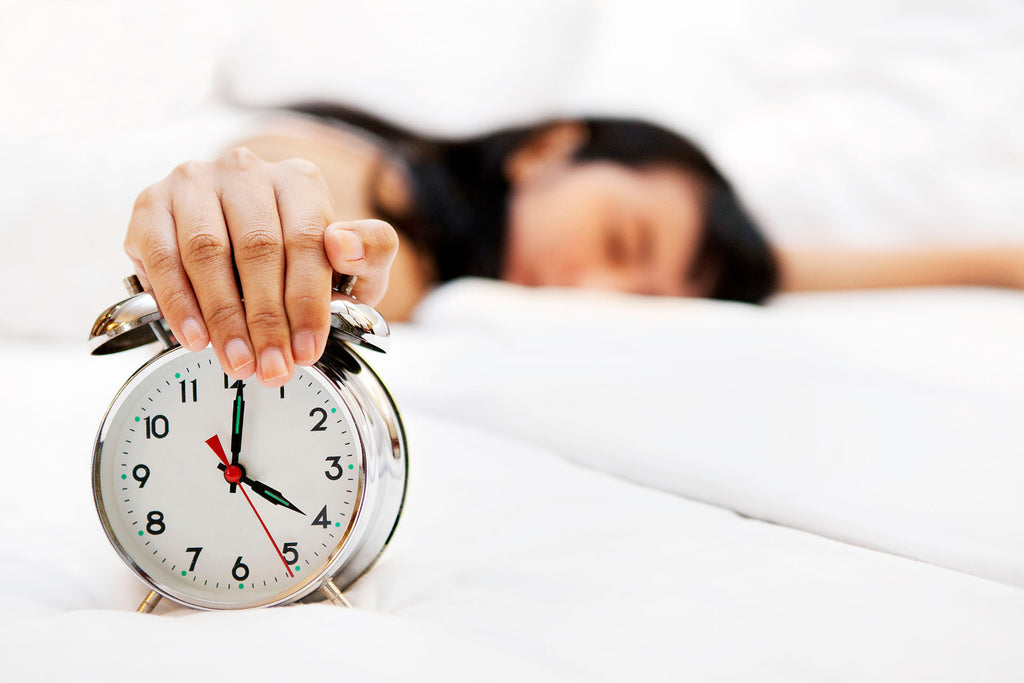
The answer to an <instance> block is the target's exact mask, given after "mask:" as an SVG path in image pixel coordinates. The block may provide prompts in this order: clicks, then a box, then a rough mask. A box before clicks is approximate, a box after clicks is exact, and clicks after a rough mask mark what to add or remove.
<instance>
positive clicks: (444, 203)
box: [288, 102, 778, 303]
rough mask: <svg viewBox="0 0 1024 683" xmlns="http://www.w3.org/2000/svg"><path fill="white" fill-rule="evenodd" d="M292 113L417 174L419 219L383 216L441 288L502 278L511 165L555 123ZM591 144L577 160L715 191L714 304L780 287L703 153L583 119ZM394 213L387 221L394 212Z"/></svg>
mask: <svg viewBox="0 0 1024 683" xmlns="http://www.w3.org/2000/svg"><path fill="white" fill-rule="evenodd" d="M288 109H289V110H291V111H296V112H300V113H304V114H309V115H313V116H317V117H320V118H323V119H327V120H329V121H338V122H341V123H344V124H348V125H351V126H355V127H357V128H360V129H362V130H364V131H367V132H369V133H371V134H373V135H375V136H377V137H379V138H381V139H382V140H383V141H384V142H385V143H387V145H388V146H389V147H390V148H391V149H392V150H393V151H394V152H395V153H396V154H398V155H399V156H400V157H401V158H402V159H403V160H404V161H405V162H406V164H407V166H408V169H409V174H410V176H411V182H412V186H413V187H412V200H413V201H412V204H413V209H412V211H411V212H410V213H409V214H405V215H400V216H398V215H383V216H382V217H383V218H386V219H388V220H391V221H394V222H395V224H396V225H397V226H398V227H399V228H400V229H402V230H403V231H404V232H406V233H407V234H408V235H409V237H410V238H411V239H413V240H414V241H416V242H418V243H420V245H421V246H424V247H426V248H427V250H428V251H429V253H430V254H431V255H432V256H433V257H434V259H435V263H436V266H437V275H438V278H439V279H440V280H441V281H447V280H451V279H453V278H456V277H460V276H466V275H475V276H482V277H498V275H499V273H500V272H501V265H502V257H503V254H502V246H503V244H504V237H505V231H506V229H507V223H508V198H509V190H510V186H509V181H508V178H507V177H506V174H505V162H506V160H507V159H508V158H509V157H510V155H512V154H513V153H514V152H515V151H516V150H518V149H519V148H520V147H521V146H522V145H523V144H524V143H526V142H527V141H528V140H529V139H530V138H531V137H532V136H534V135H536V134H537V133H538V132H539V131H541V130H543V129H544V128H545V127H547V126H550V125H551V124H552V123H553V122H552V121H547V122H542V123H538V124H534V125H529V126H521V127H515V128H507V129H504V130H499V131H497V132H494V133H489V134H486V135H480V136H476V137H469V138H464V139H454V140H444V139H438V138H430V137H425V136H421V135H417V134H415V133H413V132H411V131H408V130H406V129H404V128H401V127H399V126H396V125H394V124H392V123H390V122H387V121H384V120H382V119H380V118H377V117H375V116H372V115H370V114H367V113H365V112H360V111H357V110H353V109H350V108H347V107H343V106H339V105H335V104H329V103H319V102H314V103H307V104H299V105H294V106H290V107H288ZM579 121H580V123H581V124H583V125H584V126H585V127H586V133H587V134H586V136H585V139H584V142H583V143H582V145H581V146H580V148H579V149H578V150H577V151H576V153H575V157H574V158H575V159H576V160H579V161H586V160H607V161H614V162H618V163H622V164H626V165H629V166H650V165H656V164H667V165H674V166H677V167H679V168H682V169H685V170H687V171H689V172H691V173H694V174H695V175H696V176H697V177H698V178H699V179H700V180H701V181H702V182H703V183H704V185H705V187H706V193H705V207H704V233H703V235H702V238H701V242H700V245H699V247H698V250H697V254H696V258H695V260H694V268H695V271H694V272H693V273H691V275H694V274H696V275H702V276H703V275H706V276H708V277H709V278H710V282H711V283H712V284H711V287H710V291H709V296H710V297H711V298H714V299H727V300H731V301H745V302H750V303H756V302H759V301H762V300H763V299H764V298H765V297H767V296H768V295H770V294H771V293H772V292H773V291H774V289H775V287H776V285H777V281H778V267H777V265H776V261H775V257H774V254H773V253H772V250H771V248H770V246H769V245H768V243H767V241H766V240H765V238H764V237H763V236H762V235H761V232H760V230H758V228H757V225H756V224H755V223H754V221H753V219H752V218H751V217H750V215H749V214H748V213H747V211H746V210H745V209H744V208H743V206H742V205H741V204H740V201H739V199H738V197H737V196H736V194H735V192H734V191H733V189H732V187H731V186H730V185H729V182H728V181H727V180H726V179H725V177H724V176H723V175H722V174H721V173H720V172H719V171H718V169H717V168H715V166H714V164H712V163H711V160H710V159H708V157H707V155H705V154H704V152H702V151H701V150H700V149H699V148H698V147H697V146H696V145H695V144H693V143H692V142H690V141H689V140H687V139H686V138H684V137H683V136H681V135H678V134H676V133H673V132H672V131H669V130H667V129H665V128H662V127H661V126H657V125H655V124H652V123H647V122H644V121H637V120H633V119H618V118H583V119H579ZM385 213H386V212H385Z"/></svg>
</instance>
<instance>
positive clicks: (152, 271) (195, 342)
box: [124, 188, 209, 351]
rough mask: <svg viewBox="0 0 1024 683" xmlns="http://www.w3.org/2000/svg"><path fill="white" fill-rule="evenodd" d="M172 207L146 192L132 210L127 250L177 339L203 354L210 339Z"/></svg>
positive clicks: (163, 198) (164, 199)
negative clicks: (183, 256) (180, 247)
mask: <svg viewBox="0 0 1024 683" xmlns="http://www.w3.org/2000/svg"><path fill="white" fill-rule="evenodd" d="M168 204H169V201H168V199H167V195H166V194H162V193H160V192H159V191H156V190H153V189H152V188H148V189H147V190H144V191H143V192H142V194H140V195H139V197H138V199H137V200H136V201H135V206H134V208H133V209H132V217H131V219H130V220H129V222H128V236H127V238H126V239H125V247H124V248H125V251H126V252H127V253H128V256H129V258H131V260H132V264H133V265H134V266H135V270H136V272H138V274H139V280H140V281H141V282H142V285H143V287H144V288H146V289H151V290H152V291H153V295H154V296H155V297H156V301H157V305H159V307H160V312H161V313H162V314H163V317H164V320H165V321H167V325H168V326H169V327H170V328H171V332H173V333H174V336H175V338H176V339H177V340H178V341H179V342H180V343H181V345H182V346H184V347H185V348H187V349H188V350H189V351H199V350H201V349H203V348H205V347H206V345H207V343H209V336H208V335H207V332H206V327H205V325H204V324H203V315H202V312H201V311H200V309H199V303H198V302H197V301H196V296H195V292H193V291H192V283H190V282H189V279H188V275H187V274H186V273H185V268H184V267H183V266H182V263H181V255H180V253H179V251H178V244H177V241H176V240H175V237H174V219H173V217H172V216H171V212H170V209H169V206H168Z"/></svg>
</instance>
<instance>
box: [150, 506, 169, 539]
mask: <svg viewBox="0 0 1024 683" xmlns="http://www.w3.org/2000/svg"><path fill="white" fill-rule="evenodd" d="M146 520H147V521H146V531H148V532H149V533H151V534H153V535H154V536H159V535H160V534H162V533H163V532H164V530H165V529H166V528H167V526H166V525H165V524H164V513H162V512H160V511H159V510H153V511H152V512H150V513H149V514H148V515H146Z"/></svg>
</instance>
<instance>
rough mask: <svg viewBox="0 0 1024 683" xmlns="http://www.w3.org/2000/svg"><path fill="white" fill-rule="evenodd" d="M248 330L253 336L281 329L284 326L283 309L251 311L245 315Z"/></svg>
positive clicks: (267, 334)
mask: <svg viewBox="0 0 1024 683" xmlns="http://www.w3.org/2000/svg"><path fill="white" fill-rule="evenodd" d="M246 320H247V322H248V323H249V330H250V331H251V332H252V333H253V334H254V335H255V336H269V335H271V334H274V333H277V332H279V331H281V330H282V329H283V328H284V327H285V326H286V324H285V321H286V318H285V315H284V311H274V310H265V311H251V312H249V313H248V315H247V316H246Z"/></svg>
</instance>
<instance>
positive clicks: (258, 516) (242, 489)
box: [238, 486, 295, 576]
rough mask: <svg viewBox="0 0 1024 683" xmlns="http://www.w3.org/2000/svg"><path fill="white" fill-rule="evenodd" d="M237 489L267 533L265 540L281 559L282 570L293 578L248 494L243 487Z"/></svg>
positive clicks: (288, 566)
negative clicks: (267, 539)
mask: <svg viewBox="0 0 1024 683" xmlns="http://www.w3.org/2000/svg"><path fill="white" fill-rule="evenodd" d="M238 488H239V490H240V491H241V492H242V495H243V496H245V502H246V503H248V504H249V507H250V508H252V512H253V514H254V515H256V519H258V520H259V521H260V526H261V527H263V530H264V531H265V532H267V538H269V539H270V542H271V543H272V544H273V545H274V551H275V552H276V553H277V556H278V557H280V558H281V562H283V563H284V568H285V569H287V570H288V576H295V574H293V573H292V568H291V566H290V565H289V564H288V562H287V560H285V559H284V555H282V554H281V549H280V548H279V547H278V546H277V541H275V540H274V537H273V536H271V535H270V529H268V528H267V525H266V524H264V523H263V518H262V517H260V513H259V511H258V510H257V509H256V506H255V505H253V504H252V500H251V499H250V498H249V494H248V493H246V492H245V487H244V486H239V487H238Z"/></svg>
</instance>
